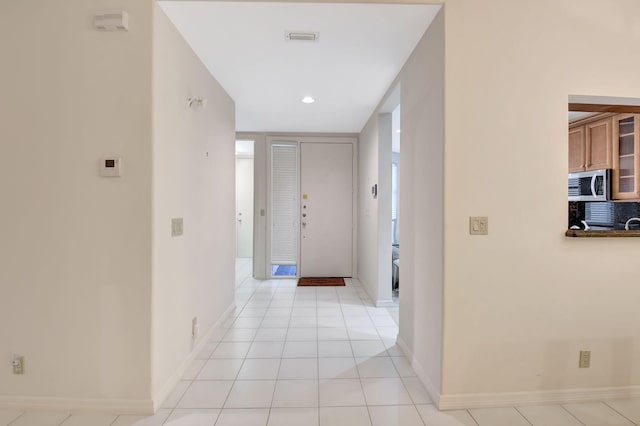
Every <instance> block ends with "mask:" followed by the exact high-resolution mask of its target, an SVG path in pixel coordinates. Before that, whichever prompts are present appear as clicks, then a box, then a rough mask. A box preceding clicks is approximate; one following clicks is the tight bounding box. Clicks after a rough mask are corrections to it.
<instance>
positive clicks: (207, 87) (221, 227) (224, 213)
mask: <svg viewBox="0 0 640 426" xmlns="http://www.w3.org/2000/svg"><path fill="white" fill-rule="evenodd" d="M153 34H154V38H153V101H154V102H153V133H154V144H153V183H154V185H153V299H152V300H153V339H152V341H153V352H152V357H153V358H152V359H153V395H154V397H160V395H162V394H163V391H164V392H166V388H170V387H172V386H173V384H175V383H174V382H175V380H176V378H175V377H173V376H174V375H175V373H176V371H180V368H181V366H182V364H183V363H184V361H185V360H187V359H188V357H189V356H190V355H191V350H192V349H193V347H194V344H198V343H199V342H200V339H202V338H203V337H205V336H206V334H207V332H208V331H209V330H211V328H212V326H213V325H214V323H215V322H216V321H217V320H219V319H220V318H221V316H222V315H223V313H224V312H225V311H226V310H227V309H228V308H229V307H230V306H231V305H232V303H233V291H234V274H235V272H234V271H235V251H236V249H235V227H234V224H235V185H234V181H235V106H234V103H233V100H232V99H231V98H230V97H229V95H227V93H226V92H225V91H224V89H223V88H222V87H221V86H220V84H218V82H217V81H216V80H215V79H214V78H213V77H212V76H211V74H210V73H209V72H208V71H207V69H206V68H205V67H204V65H203V64H202V63H201V62H200V60H199V59H198V58H197V57H196V55H195V54H194V53H193V51H192V50H191V48H190V47H189V46H188V45H187V44H186V42H185V41H184V39H183V38H182V36H180V34H179V33H178V31H177V30H176V29H175V27H174V26H173V24H171V22H170V21H169V19H168V18H167V17H166V15H165V14H164V12H162V10H160V8H159V7H158V6H157V5H155V6H154V31H153ZM187 97H204V98H206V100H207V104H206V107H205V108H200V107H197V108H191V109H190V108H189V107H188V106H187ZM175 217H182V218H184V235H183V236H180V237H174V238H172V237H171V232H170V231H171V218H175ZM193 317H198V323H199V327H200V336H199V339H196V341H192V338H191V320H192V318H193ZM178 378H179V377H178ZM155 402H160V401H155Z"/></svg>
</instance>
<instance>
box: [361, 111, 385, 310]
mask: <svg viewBox="0 0 640 426" xmlns="http://www.w3.org/2000/svg"><path fill="white" fill-rule="evenodd" d="M391 136H392V135H391V114H379V113H378V112H377V111H376V112H375V113H374V114H373V115H372V116H371V118H370V119H369V121H368V122H367V124H366V125H365V127H364V128H363V129H362V132H361V133H360V136H359V138H358V139H359V145H358V146H359V150H358V164H359V167H358V253H357V263H358V278H359V280H360V282H361V283H362V285H363V286H364V287H365V288H366V290H367V293H369V296H370V297H371V299H372V300H373V302H374V303H375V304H377V305H381V304H389V303H392V300H391V299H392V298H391V139H392V138H391ZM375 184H377V185H378V197H377V198H373V196H372V194H371V187H372V186H373V185H375Z"/></svg>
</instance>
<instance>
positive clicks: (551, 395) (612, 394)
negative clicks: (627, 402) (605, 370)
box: [438, 386, 640, 410]
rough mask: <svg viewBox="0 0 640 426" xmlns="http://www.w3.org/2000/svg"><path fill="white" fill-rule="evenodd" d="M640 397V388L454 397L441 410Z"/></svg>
mask: <svg viewBox="0 0 640 426" xmlns="http://www.w3.org/2000/svg"><path fill="white" fill-rule="evenodd" d="M638 397H640V386H624V387H615V388H593V389H560V390H549V391H531V392H503V393H477V394H457V395H456V394H454V395H442V396H441V397H440V404H439V405H438V408H439V409H440V410H457V409H466V408H490V407H511V406H515V405H541V404H568V403H572V402H595V401H608V400H613V399H622V398H638Z"/></svg>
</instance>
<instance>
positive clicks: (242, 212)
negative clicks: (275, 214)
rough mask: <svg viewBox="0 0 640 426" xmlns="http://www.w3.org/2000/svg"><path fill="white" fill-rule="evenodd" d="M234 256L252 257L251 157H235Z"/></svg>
mask: <svg viewBox="0 0 640 426" xmlns="http://www.w3.org/2000/svg"><path fill="white" fill-rule="evenodd" d="M236 237H237V242H236V248H237V252H236V256H237V257H253V158H237V159H236Z"/></svg>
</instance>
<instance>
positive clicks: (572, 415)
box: [558, 404, 585, 425]
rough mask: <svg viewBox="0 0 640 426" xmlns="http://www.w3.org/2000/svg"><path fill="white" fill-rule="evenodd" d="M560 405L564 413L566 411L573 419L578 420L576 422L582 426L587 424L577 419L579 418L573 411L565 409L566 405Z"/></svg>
mask: <svg viewBox="0 0 640 426" xmlns="http://www.w3.org/2000/svg"><path fill="white" fill-rule="evenodd" d="M558 405H560V407H561V408H562V409H563V410H564V411H566V412H567V413H569V415H570V416H571V417H573V418H574V419H576V421H577V422H578V423H580V424H582V425H584V424H585V423H584V422H583V421H582V420H580V419H579V418H577V417H576V416H575V414H573V413H572V412H571V411H569V410H567V407H565V406H564V404H558Z"/></svg>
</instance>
